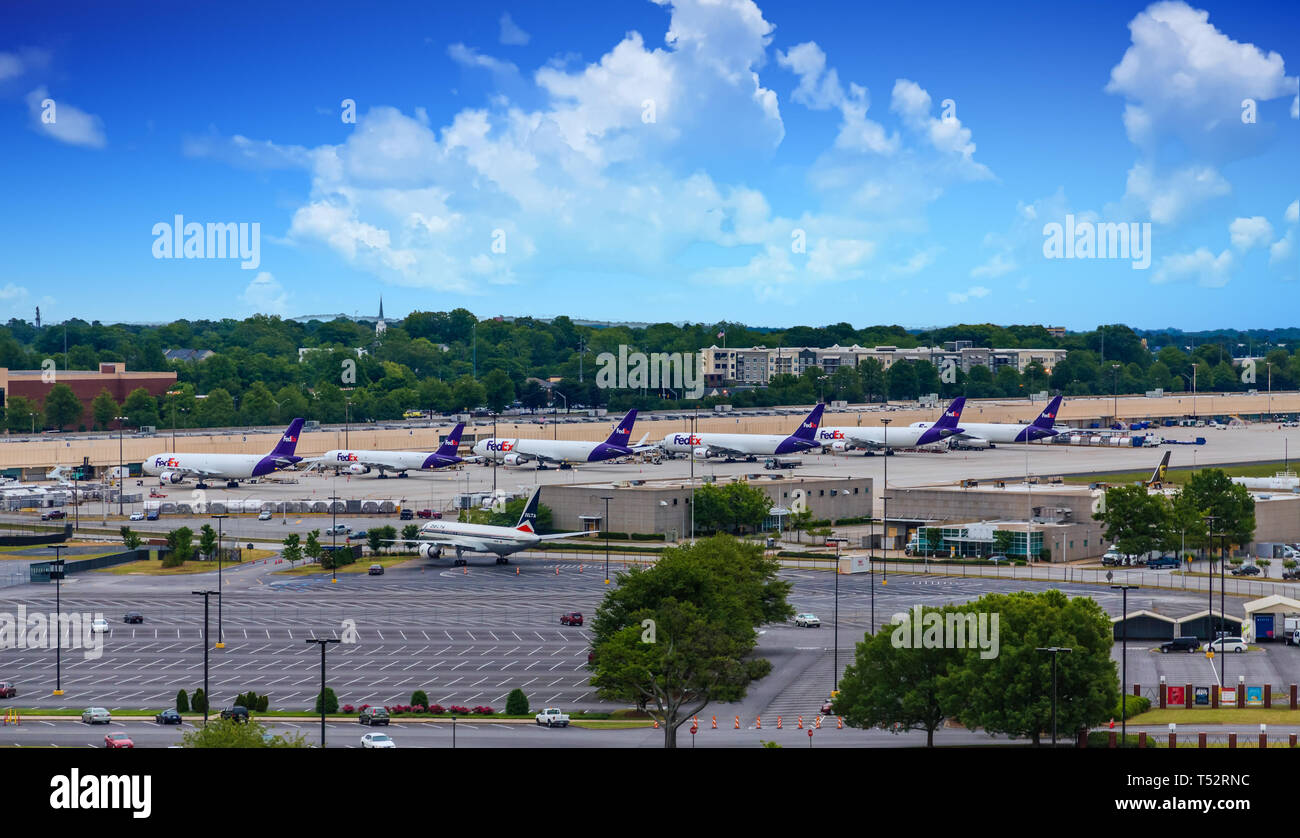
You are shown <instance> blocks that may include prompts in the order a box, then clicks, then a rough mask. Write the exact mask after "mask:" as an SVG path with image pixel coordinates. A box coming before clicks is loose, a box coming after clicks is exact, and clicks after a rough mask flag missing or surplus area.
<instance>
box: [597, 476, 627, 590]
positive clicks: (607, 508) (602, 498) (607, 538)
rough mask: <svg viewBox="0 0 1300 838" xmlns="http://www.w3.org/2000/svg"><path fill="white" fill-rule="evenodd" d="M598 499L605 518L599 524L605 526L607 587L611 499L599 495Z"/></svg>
mask: <svg viewBox="0 0 1300 838" xmlns="http://www.w3.org/2000/svg"><path fill="white" fill-rule="evenodd" d="M600 499H601V500H603V501H604V502H605V517H604V518H602V519H601V522H602V523H604V525H605V584H606V585H608V584H609V502H610V501H611V500H613V497H612V496H610V495H601V496H600ZM626 566H627V563H626V562H624V569H626Z"/></svg>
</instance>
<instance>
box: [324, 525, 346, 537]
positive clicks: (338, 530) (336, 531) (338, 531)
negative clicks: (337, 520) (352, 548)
mask: <svg viewBox="0 0 1300 838" xmlns="http://www.w3.org/2000/svg"><path fill="white" fill-rule="evenodd" d="M351 531H352V528H351V527H349V526H348V525H347V524H335V525H334V526H332V527H329V528H328V529H326V530H325V534H326V535H343V534H344V533H346V532H351Z"/></svg>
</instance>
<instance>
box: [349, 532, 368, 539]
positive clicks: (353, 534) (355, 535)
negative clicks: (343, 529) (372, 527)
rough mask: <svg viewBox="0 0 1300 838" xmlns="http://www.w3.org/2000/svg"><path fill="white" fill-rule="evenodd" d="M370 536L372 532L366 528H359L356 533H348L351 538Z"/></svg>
mask: <svg viewBox="0 0 1300 838" xmlns="http://www.w3.org/2000/svg"><path fill="white" fill-rule="evenodd" d="M369 537H370V533H369V532H368V531H366V530H357V531H356V532H354V533H348V539H349V540H351V539H353V538H369Z"/></svg>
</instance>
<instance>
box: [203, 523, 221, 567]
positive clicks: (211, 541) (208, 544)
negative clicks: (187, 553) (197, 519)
mask: <svg viewBox="0 0 1300 838" xmlns="http://www.w3.org/2000/svg"><path fill="white" fill-rule="evenodd" d="M216 550H217V531H216V530H214V529H213V528H212V525H211V524H204V525H203V526H202V527H201V528H200V529H199V555H201V556H203V557H205V558H208V559H211V558H212V556H213V554H214V553H216Z"/></svg>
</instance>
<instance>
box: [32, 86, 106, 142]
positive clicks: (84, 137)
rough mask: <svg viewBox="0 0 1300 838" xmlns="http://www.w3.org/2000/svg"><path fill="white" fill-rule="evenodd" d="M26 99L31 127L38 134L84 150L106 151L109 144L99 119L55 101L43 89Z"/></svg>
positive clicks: (65, 103) (42, 87)
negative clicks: (97, 149) (105, 147)
mask: <svg viewBox="0 0 1300 838" xmlns="http://www.w3.org/2000/svg"><path fill="white" fill-rule="evenodd" d="M26 98H27V111H28V114H29V115H30V116H31V125H32V128H33V130H35V131H36V132H37V133H39V134H44V135H45V136H47V137H51V138H53V139H55V140H58V141H59V142H61V143H67V144H68V145H77V146H84V147H85V148H103V147H104V146H106V145H107V144H108V138H107V137H106V136H104V123H103V121H102V120H101V119H100V118H99V117H97V116H95V115H94V114H89V113H86V112H85V111H83V110H81V109H80V108H77V107H74V106H73V105H70V104H68V103H67V102H63V101H60V100H57V99H54V98H53V97H51V96H50V93H49V90H47V89H46V87H45V86H44V85H41V86H40V87H38V88H36V89H35V90H33V91H32V92H30V93H28V94H27V97H26Z"/></svg>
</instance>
